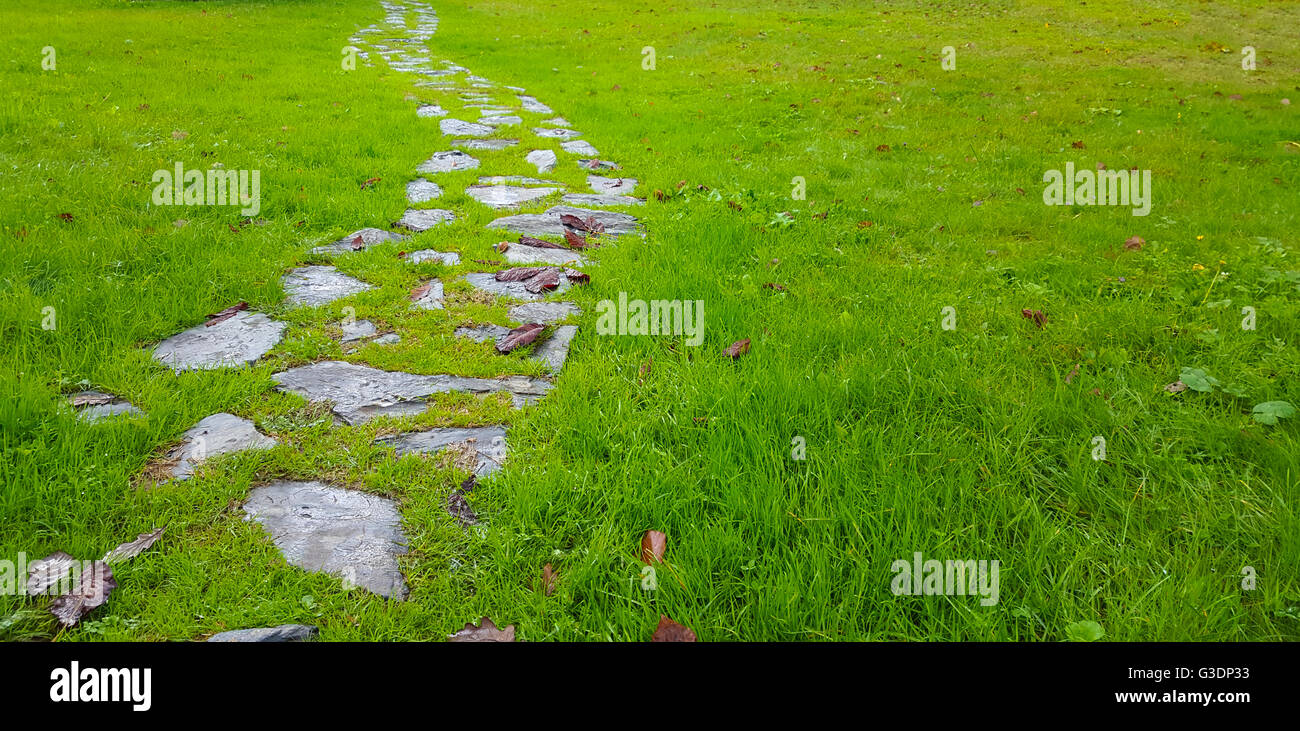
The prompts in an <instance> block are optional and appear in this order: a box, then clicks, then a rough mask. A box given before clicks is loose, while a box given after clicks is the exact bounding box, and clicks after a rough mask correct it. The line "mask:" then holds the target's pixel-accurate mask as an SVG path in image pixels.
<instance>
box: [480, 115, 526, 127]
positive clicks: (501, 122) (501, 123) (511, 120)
mask: <svg viewBox="0 0 1300 731" xmlns="http://www.w3.org/2000/svg"><path fill="white" fill-rule="evenodd" d="M478 121H479V124H486V125H489V126H492V127H508V126H511V125H515V124H523V121H524V120H522V119H520V118H519V117H514V116H499V117H480V118H479V120H478Z"/></svg>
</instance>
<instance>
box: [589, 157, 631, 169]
mask: <svg viewBox="0 0 1300 731" xmlns="http://www.w3.org/2000/svg"><path fill="white" fill-rule="evenodd" d="M578 167H580V168H583V169H584V170H622V169H623V166H622V165H619V164H618V163H616V162H610V161H609V160H595V159H592V160H579V161H578Z"/></svg>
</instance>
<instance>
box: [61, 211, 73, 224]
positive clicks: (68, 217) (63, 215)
mask: <svg viewBox="0 0 1300 731" xmlns="http://www.w3.org/2000/svg"><path fill="white" fill-rule="evenodd" d="M59 218H61V219H63V220H65V221H67V222H69V223H71V222H72V214H71V213H60V214H59Z"/></svg>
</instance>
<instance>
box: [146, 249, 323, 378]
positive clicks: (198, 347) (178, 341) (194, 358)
mask: <svg viewBox="0 0 1300 731" xmlns="http://www.w3.org/2000/svg"><path fill="white" fill-rule="evenodd" d="M330 268H332V267H330ZM284 328H285V324H284V323H283V322H276V321H275V320H272V319H271V318H269V317H267V316H266V315H263V314H262V313H260V312H248V311H244V312H237V313H235V316H234V317H231V318H229V319H227V320H223V321H221V322H219V323H217V324H215V325H213V326H212V327H208V326H207V325H199V326H197V327H192V328H190V329H189V330H186V331H185V332H183V333H180V334H178V335H173V336H172V337H170V338H167V339H166V340H164V341H162V342H161V343H159V344H158V346H157V347H155V348H154V351H153V357H154V358H155V359H156V360H158V361H160V362H161V363H163V364H164V365H168V366H171V367H172V368H173V369H174V370H175V371H176V372H177V373H179V372H181V371H186V370H202V369H209V368H223V367H231V366H242V365H249V364H251V363H253V362H254V361H256V360H257V359H258V358H261V357H262V356H263V355H266V352H267V351H269V350H270V349H271V348H274V347H275V346H276V345H277V344H279V342H280V338H281V337H283V336H284Z"/></svg>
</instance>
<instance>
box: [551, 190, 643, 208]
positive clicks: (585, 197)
mask: <svg viewBox="0 0 1300 731" xmlns="http://www.w3.org/2000/svg"><path fill="white" fill-rule="evenodd" d="M560 202H561V203H568V204H570V205H574V206H639V205H642V204H644V203H645V201H644V200H642V199H641V198H633V197H632V196H630V195H605V194H601V193H596V194H591V193H570V194H568V195H565V196H561V197H560Z"/></svg>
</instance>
